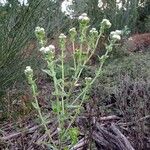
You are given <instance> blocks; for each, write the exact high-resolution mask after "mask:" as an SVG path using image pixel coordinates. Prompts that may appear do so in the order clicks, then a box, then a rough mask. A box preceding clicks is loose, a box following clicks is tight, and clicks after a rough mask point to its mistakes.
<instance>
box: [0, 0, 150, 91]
mask: <svg viewBox="0 0 150 150" xmlns="http://www.w3.org/2000/svg"><path fill="white" fill-rule="evenodd" d="M62 1H63V0H55V1H52V0H36V1H35V0H28V5H20V3H19V2H18V0H7V4H6V5H4V6H2V5H0V27H1V30H0V92H4V91H5V89H6V88H7V87H9V86H10V85H12V84H13V83H14V82H15V81H16V80H18V79H22V77H23V70H24V68H25V66H26V65H31V66H32V67H33V68H37V67H38V66H39V65H40V63H39V60H38V59H37V56H36V55H35V54H34V52H35V51H34V49H33V50H32V51H31V55H30V57H28V58H26V57H25V55H26V54H25V53H22V51H23V50H24V49H25V47H26V46H27V45H28V43H29V42H31V41H32V40H33V41H34V39H35V36H34V29H35V27H36V26H41V27H44V28H45V29H46V33H47V34H48V37H49V38H54V37H55V36H57V35H59V33H61V32H67V30H68V28H69V26H72V25H73V26H75V25H76V20H77V19H76V18H77V17H78V16H79V15H80V14H81V13H84V12H86V13H87V14H88V15H89V17H90V18H91V22H92V26H93V27H98V26H99V23H100V21H101V20H102V19H103V18H107V19H109V20H110V21H111V22H112V24H113V26H112V28H111V30H114V29H122V28H123V27H124V26H125V25H127V26H128V27H129V28H130V30H131V31H132V33H134V32H137V31H138V30H139V31H140V32H143V31H144V32H145V31H147V32H148V31H149V17H150V14H149V12H150V11H149V8H150V7H149V2H148V0H143V2H144V1H145V2H146V5H144V6H145V7H138V3H139V1H140V0H127V3H125V0H121V1H122V2H123V3H124V4H123V6H124V7H126V11H125V9H124V8H122V9H120V10H119V9H117V6H116V1H115V0H111V1H110V0H103V2H104V3H107V7H106V9H104V10H101V9H100V8H99V7H98V6H97V5H98V0H92V1H91V0H75V1H74V3H73V5H72V6H71V8H73V9H74V13H75V16H74V17H75V19H73V20H72V19H70V18H69V17H67V16H65V15H64V14H63V13H62V12H61V3H62ZM143 13H144V17H145V20H144V21H141V20H140V16H141V15H142V14H143ZM138 19H139V20H138ZM143 24H144V26H145V28H142V27H143Z"/></svg>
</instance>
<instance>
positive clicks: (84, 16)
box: [79, 13, 90, 24]
mask: <svg viewBox="0 0 150 150" xmlns="http://www.w3.org/2000/svg"><path fill="white" fill-rule="evenodd" d="M79 22H80V23H82V24H87V23H89V22H90V18H89V17H88V16H87V14H86V13H83V14H82V15H81V16H79Z"/></svg>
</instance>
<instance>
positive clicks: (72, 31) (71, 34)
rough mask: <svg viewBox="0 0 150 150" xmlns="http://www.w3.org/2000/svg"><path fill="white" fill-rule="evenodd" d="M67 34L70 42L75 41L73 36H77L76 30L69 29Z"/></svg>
mask: <svg viewBox="0 0 150 150" xmlns="http://www.w3.org/2000/svg"><path fill="white" fill-rule="evenodd" d="M69 33H70V38H71V40H72V41H74V40H75V36H76V35H77V31H76V29H75V28H71V29H70V30H69Z"/></svg>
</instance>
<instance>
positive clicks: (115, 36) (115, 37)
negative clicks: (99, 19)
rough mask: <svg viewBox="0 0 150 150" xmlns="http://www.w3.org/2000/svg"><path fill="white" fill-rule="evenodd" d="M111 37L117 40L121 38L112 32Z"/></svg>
mask: <svg viewBox="0 0 150 150" xmlns="http://www.w3.org/2000/svg"><path fill="white" fill-rule="evenodd" d="M111 39H112V40H114V41H119V40H121V37H120V35H117V34H114V35H112V36H111Z"/></svg>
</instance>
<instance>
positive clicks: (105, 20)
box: [101, 19, 111, 28]
mask: <svg viewBox="0 0 150 150" xmlns="http://www.w3.org/2000/svg"><path fill="white" fill-rule="evenodd" d="M101 24H102V26H104V27H107V28H110V27H111V23H110V21H109V20H108V19H103V20H102V22H101Z"/></svg>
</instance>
